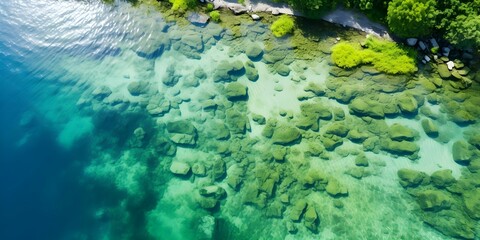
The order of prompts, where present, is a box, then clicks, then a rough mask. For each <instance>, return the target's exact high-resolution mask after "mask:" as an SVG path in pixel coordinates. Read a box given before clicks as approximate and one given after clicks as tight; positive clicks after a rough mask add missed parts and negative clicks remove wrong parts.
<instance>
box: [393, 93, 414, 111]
mask: <svg viewBox="0 0 480 240" xmlns="http://www.w3.org/2000/svg"><path fill="white" fill-rule="evenodd" d="M397 103H398V107H399V108H400V110H401V111H402V113H405V114H414V113H416V112H417V110H418V102H417V100H416V99H415V98H414V97H413V96H409V95H407V94H402V95H399V96H398V97H397Z"/></svg>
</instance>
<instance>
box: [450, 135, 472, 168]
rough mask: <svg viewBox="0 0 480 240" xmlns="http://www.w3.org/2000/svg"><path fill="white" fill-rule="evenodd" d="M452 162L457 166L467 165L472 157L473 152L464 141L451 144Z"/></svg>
mask: <svg viewBox="0 0 480 240" xmlns="http://www.w3.org/2000/svg"><path fill="white" fill-rule="evenodd" d="M452 154H453V160H454V161H455V162H457V163H458V164H465V165H468V163H469V162H470V160H471V159H472V156H473V151H471V149H470V148H469V145H468V143H467V142H466V141H464V140H459V141H456V142H455V143H453V146H452Z"/></svg>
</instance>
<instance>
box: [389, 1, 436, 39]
mask: <svg viewBox="0 0 480 240" xmlns="http://www.w3.org/2000/svg"><path fill="white" fill-rule="evenodd" d="M436 4H437V2H436V1H435V0H393V1H391V2H390V3H389V4H388V10H387V21H388V26H389V27H390V29H391V30H392V31H393V32H394V33H396V34H398V35H399V36H401V37H412V36H426V35H428V34H430V32H431V31H432V29H433V27H434V25H435V18H436V14H437V9H436Z"/></svg>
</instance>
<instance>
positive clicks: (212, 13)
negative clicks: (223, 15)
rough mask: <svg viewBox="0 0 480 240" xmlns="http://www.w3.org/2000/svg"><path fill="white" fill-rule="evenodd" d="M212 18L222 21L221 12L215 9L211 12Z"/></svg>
mask: <svg viewBox="0 0 480 240" xmlns="http://www.w3.org/2000/svg"><path fill="white" fill-rule="evenodd" d="M210 18H212V20H213V21H215V22H220V12H219V11H217V10H215V11H211V12H210Z"/></svg>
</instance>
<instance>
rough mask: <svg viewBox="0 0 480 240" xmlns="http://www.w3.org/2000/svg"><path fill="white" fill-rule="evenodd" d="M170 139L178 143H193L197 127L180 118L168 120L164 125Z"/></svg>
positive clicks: (195, 138)
mask: <svg viewBox="0 0 480 240" xmlns="http://www.w3.org/2000/svg"><path fill="white" fill-rule="evenodd" d="M166 128H167V131H168V135H169V138H170V140H172V142H174V143H176V144H180V145H189V146H192V145H195V144H196V140H197V129H196V128H195V127H194V126H193V124H192V123H191V122H190V121H187V120H180V121H173V122H169V123H167V125H166Z"/></svg>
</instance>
